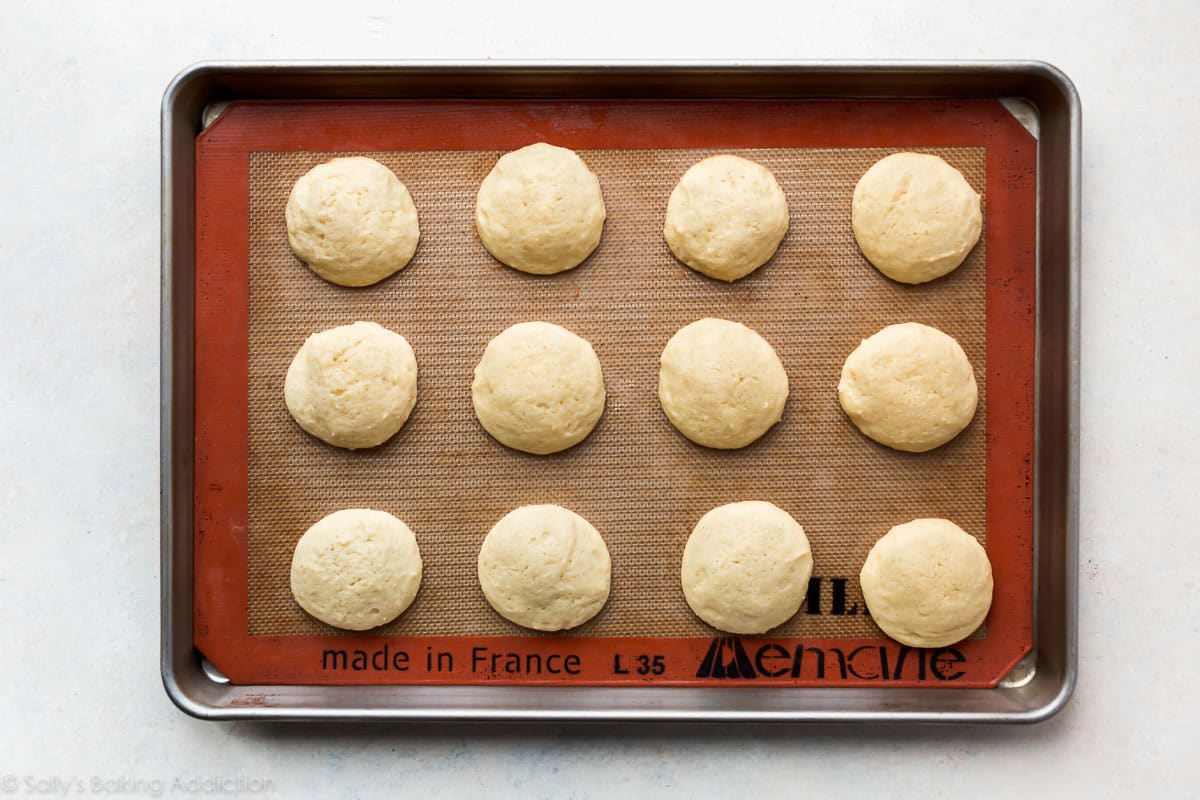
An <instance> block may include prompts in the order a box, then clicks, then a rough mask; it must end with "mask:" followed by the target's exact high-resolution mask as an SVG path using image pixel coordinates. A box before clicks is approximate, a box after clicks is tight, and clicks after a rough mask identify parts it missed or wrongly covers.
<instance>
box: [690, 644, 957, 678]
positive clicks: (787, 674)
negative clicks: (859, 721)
mask: <svg viewBox="0 0 1200 800" xmlns="http://www.w3.org/2000/svg"><path fill="white" fill-rule="evenodd" d="M966 661H967V659H966V656H964V655H963V654H962V653H961V652H960V651H959V650H956V649H955V648H953V647H939V648H937V649H934V650H926V649H915V648H912V647H907V646H905V645H900V646H899V647H892V646H890V645H879V644H864V645H861V646H859V647H855V648H853V649H851V650H849V651H847V650H844V649H842V648H840V647H824V648H822V647H810V646H806V645H805V644H804V643H803V642H796V643H795V646H794V647H793V648H792V649H790V650H789V649H788V648H787V647H784V646H783V645H781V644H779V643H777V642H766V643H763V644H761V645H758V646H757V647H754V646H751V647H750V648H747V647H746V645H744V644H743V643H742V640H741V639H739V638H737V637H735V636H721V637H719V638H716V639H713V640H712V644H710V645H709V646H708V651H707V652H705V654H704V659H703V660H702V661H701V662H700V668H699V669H697V670H696V677H697V678H715V679H726V678H728V679H733V678H741V679H754V678H802V679H809V680H811V679H816V680H825V678H826V675H827V674H828V676H829V677H830V678H840V679H842V680H847V679H856V680H862V681H900V680H918V681H923V680H927V679H930V678H931V679H933V680H936V681H956V680H958V679H959V678H962V677H963V676H964V675H965V674H966V672H964V671H963V670H961V669H959V666H960V665H963V664H965V663H966Z"/></svg>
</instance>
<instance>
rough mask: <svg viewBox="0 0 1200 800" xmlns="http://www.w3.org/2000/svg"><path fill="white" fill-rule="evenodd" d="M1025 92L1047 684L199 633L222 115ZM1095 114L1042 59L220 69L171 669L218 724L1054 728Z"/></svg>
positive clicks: (165, 338)
mask: <svg viewBox="0 0 1200 800" xmlns="http://www.w3.org/2000/svg"><path fill="white" fill-rule="evenodd" d="M490 97H491V98H498V97H507V98H528V99H536V98H553V97H574V98H584V97H623V98H634V97H651V98H653V97H661V98H668V97H671V98H677V97H694V98H699V97H727V98H734V97H774V98H785V97H795V98H889V97H913V98H921V97H994V98H1005V97H1011V98H1021V99H1023V100H1025V101H1026V102H1028V103H1029V104H1031V105H1032V106H1033V107H1034V108H1035V109H1036V110H1037V113H1038V115H1039V120H1038V126H1039V130H1038V311H1037V318H1038V323H1037V324H1038V331H1037V338H1038V344H1037V361H1036V366H1035V371H1036V376H1035V381H1036V389H1035V392H1036V405H1035V430H1036V442H1035V473H1034V481H1035V493H1034V497H1035V512H1034V513H1035V520H1034V530H1035V539H1034V540H1035V559H1034V564H1035V567H1034V569H1035V576H1034V585H1035V593H1036V595H1035V596H1036V598H1037V602H1036V604H1035V615H1036V616H1035V620H1034V651H1033V653H1034V659H1035V663H1034V664H1033V669H1032V677H1031V678H1029V679H1028V680H1023V681H1014V682H1012V685H1005V684H1001V686H1000V687H998V688H996V689H974V690H945V689H941V690H938V689H894V688H802V689H795V688H785V687H780V688H766V687H764V688H728V689H725V688H717V689H714V688H671V687H661V688H659V687H602V686H601V687H595V686H588V687H529V686H366V687H347V686H234V685H231V684H228V683H220V682H217V681H215V680H213V679H212V678H211V677H210V676H209V675H208V674H206V673H205V671H204V670H203V669H202V665H201V658H200V656H199V654H198V653H197V652H196V651H195V649H194V647H193V644H192V642H193V636H192V634H193V630H192V619H193V615H192V581H193V578H192V559H193V552H192V475H193V473H192V467H193V464H192V456H193V439H192V421H193V416H192V414H193V395H192V389H193V384H192V381H193V367H194V353H193V335H194V330H193V311H194V281H193V278H194V267H195V263H194V254H195V231H194V190H195V174H194V170H195V163H194V141H195V136H196V134H197V133H198V132H199V130H200V129H201V128H202V119H203V114H204V109H205V108H206V107H208V106H209V105H210V104H212V103H215V102H221V101H228V100H232V99H241V98H244V99H251V98H276V99H279V98H283V99H287V98H297V99H299V98H328V99H362V98H490ZM1080 113H1081V112H1080V105H1079V97H1078V94H1077V93H1076V91H1075V87H1074V86H1073V85H1072V83H1071V81H1070V80H1069V79H1068V78H1067V77H1066V76H1065V75H1064V74H1063V73H1062V72H1060V71H1059V70H1058V69H1056V68H1055V67H1053V66H1051V65H1049V64H1046V63H1043V62H1038V61H930V62H905V61H899V62H884V61H869V62H836V61H834V62H816V61H788V62H759V61H747V62H728V61H727V62H704V63H701V62H683V63H680V62H674V63H666V62H654V61H625V62H605V63H578V62H572V63H566V62H558V61H538V62H521V63H516V62H500V61H489V62H438V61H418V62H388V63H380V62H315V61H314V62H290V63H278V62H230V63H225V62H209V63H201V64H196V65H194V66H191V67H189V68H187V69H186V70H184V71H183V72H181V73H180V74H179V75H178V76H176V77H175V78H174V80H172V81H171V83H170V84H169V86H168V87H167V89H166V92H165V94H164V96H163V101H162V118H161V121H162V153H161V155H162V186H161V192H162V217H161V225H162V229H161V236H162V242H161V244H162V289H161V291H162V321H161V325H162V330H161V336H162V339H161V367H160V368H161V407H160V414H161V416H160V436H161V439H160V448H161V461H160V469H161V547H162V552H161V565H160V566H161V592H160V594H161V604H162V627H161V636H162V640H161V671H162V680H163V685H164V687H165V689H166V692H167V695H168V696H169V697H170V699H171V700H172V701H173V702H174V703H175V704H176V705H177V706H178V707H179V708H180V709H182V710H183V711H185V712H186V713H188V714H191V715H192V716H195V717H198V718H202V719H258V720H282V719H293V720H379V721H387V720H392V721H396V720H408V721H413V720H440V721H485V720H493V721H646V722H654V721H658V722H733V721H748V722H817V721H830V722H854V721H864V722H877V723H878V722H905V721H907V722H1006V723H1020V722H1025V723H1028V722H1039V721H1042V720H1045V719H1048V718H1049V717H1051V716H1053V715H1054V714H1056V713H1057V712H1058V711H1060V710H1061V709H1062V708H1063V707H1064V706H1065V705H1066V703H1067V701H1068V700H1069V699H1070V696H1071V693H1072V691H1073V690H1074V686H1075V681H1076V652H1077V624H1076V616H1077V576H1078V569H1077V561H1078V508H1079V459H1078V444H1079V365H1080V360H1079V355H1080V349H1079V348H1080V342H1079V314H1080V308H1079V276H1080V263H1079V247H1080V245H1079V220H1080V135H1081V121H1080Z"/></svg>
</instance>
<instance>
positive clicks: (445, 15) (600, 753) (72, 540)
mask: <svg viewBox="0 0 1200 800" xmlns="http://www.w3.org/2000/svg"><path fill="white" fill-rule="evenodd" d="M516 5H518V4H516V3H511V4H510V3H491V2H435V1H434V0H425V1H424V2H420V3H412V4H403V3H386V2H351V1H343V2H338V3H327V2H324V3H305V2H297V1H296V0H290V1H289V2H281V1H279V0H276V1H274V2H262V3H250V2H245V0H240V1H239V2H202V3H176V4H172V3H150V2H146V3H137V4H132V3H131V4H116V3H114V4H111V5H109V4H105V5H104V7H103V8H104V10H103V12H97V11H95V10H93V9H92V8H91V7H90V5H87V4H80V5H78V6H76V5H71V4H61V3H19V2H9V1H8V0H4V2H2V3H0V12H2V14H0V18H2V19H3V20H4V29H5V31H4V37H3V38H4V45H3V47H0V101H2V103H3V105H2V106H0V188H2V191H0V211H2V213H0V270H2V273H0V276H2V277H0V281H2V284H0V343H2V346H0V510H2V512H3V520H4V534H3V536H4V539H3V542H4V545H5V549H4V555H3V557H2V558H0V637H2V638H0V644H2V646H3V651H2V653H0V664H2V666H0V791H3V790H4V789H6V788H10V787H11V786H12V781H13V780H15V781H16V790H17V793H18V795H19V794H20V793H22V792H25V791H26V790H27V789H31V788H32V789H34V790H36V789H39V788H40V789H43V790H45V791H46V792H53V791H56V790H59V791H61V789H62V788H65V789H66V790H67V791H68V792H71V793H75V792H73V790H75V789H79V788H82V789H83V790H84V793H87V792H91V790H92V788H93V787H92V784H91V780H92V777H93V776H100V777H102V778H105V779H124V780H125V781H126V782H125V783H124V784H120V783H116V784H113V783H110V784H107V785H101V786H100V787H99V788H100V789H101V790H109V791H110V793H111V791H115V790H122V789H124V790H125V791H126V796H128V795H130V794H136V793H137V792H138V791H141V789H139V788H138V787H137V786H136V785H134V784H132V783H131V781H133V780H142V781H153V780H162V781H164V782H165V783H164V785H163V794H164V795H173V794H183V793H184V790H185V789H187V787H188V785H187V784H185V785H183V786H182V787H179V788H178V790H177V791H174V792H173V791H172V782H173V781H174V780H175V779H176V778H177V777H179V778H183V779H185V780H186V779H190V778H195V777H202V778H211V777H214V776H222V777H226V778H233V779H237V778H238V777H239V776H241V777H243V778H245V779H261V780H263V781H270V782H271V788H273V790H274V792H273V793H274V796H279V797H300V796H313V797H332V796H348V797H355V796H361V797H383V796H388V797H418V796H424V795H425V794H426V793H427V792H430V791H435V790H440V791H441V792H442V794H443V796H449V797H453V796H456V795H461V794H465V793H467V792H478V793H482V792H483V791H484V790H485V789H486V791H487V793H488V795H489V796H491V797H496V798H501V797H522V798H531V797H543V796H554V797H566V796H579V797H588V796H604V795H614V794H615V795H621V796H625V797H640V796H646V795H648V794H649V792H650V791H651V790H652V789H653V790H655V791H660V792H662V793H663V794H666V795H673V796H696V797H700V796H728V797H732V796H739V797H747V796H752V795H753V796H759V794H758V793H759V792H777V793H780V794H783V793H787V794H792V795H804V796H810V797H811V796H817V795H818V794H820V796H833V794H834V793H836V794H846V793H849V792H854V793H855V794H856V795H858V796H862V797H889V796H902V795H920V796H924V797H938V796H960V795H964V794H969V795H973V796H980V797H983V796H988V797H991V796H996V797H1011V796H1015V795H1019V794H1022V793H1031V794H1033V793H1036V794H1037V795H1039V796H1055V797H1068V796H1081V795H1083V794H1084V793H1085V792H1088V793H1091V794H1093V795H1096V796H1104V795H1108V796H1128V795H1132V794H1135V793H1136V794H1143V793H1145V794H1157V795H1158V796H1188V795H1191V796H1195V792H1196V791H1197V789H1196V788H1195V784H1196V782H1197V780H1198V779H1200V766H1198V764H1200V759H1196V758H1195V753H1196V745H1195V737H1196V734H1197V733H1200V726H1198V724H1197V722H1196V716H1197V712H1200V708H1198V705H1200V704H1198V702H1197V696H1198V693H1197V690H1196V681H1197V680H1200V670H1198V669H1197V663H1196V660H1197V658H1200V649H1198V647H1197V644H1196V640H1197V634H1200V629H1198V623H1197V610H1198V608H1197V605H1198V604H1197V579H1196V575H1197V572H1198V570H1200V558H1198V551H1200V547H1198V546H1197V534H1196V532H1195V530H1194V529H1193V528H1192V526H1191V525H1189V524H1188V523H1190V522H1192V521H1193V520H1195V519H1196V518H1197V517H1198V516H1200V502H1198V499H1197V498H1198V496H1200V469H1198V467H1197V464H1198V463H1200V459H1198V458H1197V455H1196V450H1197V444H1198V441H1197V438H1198V436H1197V434H1198V432H1200V423H1198V421H1197V420H1198V413H1197V411H1198V408H1200V377H1198V375H1200V359H1198V357H1197V343H1198V342H1200V312H1198V310H1197V308H1198V301H1200V296H1198V295H1200V292H1198V289H1200V278H1198V277H1197V276H1198V274H1200V271H1198V268H1197V263H1196V259H1197V253H1198V252H1200V235H1198V234H1200V223H1198V219H1200V203H1198V202H1197V199H1196V198H1197V183H1198V180H1200V169H1198V167H1200V159H1198V157H1197V140H1196V133H1197V130H1200V101H1198V99H1200V93H1198V90H1197V85H1198V84H1200V58H1198V55H1197V54H1198V53H1200V22H1198V20H1200V11H1198V10H1197V7H1196V5H1195V3H1194V2H1190V1H1189V0H1178V2H1171V3H1129V4H1119V3H1110V2H1093V3H1079V4H1055V3H1047V2H1045V0H1012V1H1010V2H1005V3H988V4H978V5H975V4H971V3H967V2H962V0H951V1H950V2H940V1H934V2H930V1H929V0H924V1H923V2H911V0H896V1H893V2H878V3H870V4H864V5H862V6H861V7H855V5H854V4H850V3H835V2H825V3H812V4H806V5H799V4H796V3H793V2H778V3H768V2H754V1H753V0H738V2H737V3H734V4H722V5H720V6H715V5H714V6H709V5H707V4H705V3H703V2H702V1H701V0H696V1H695V2H691V3H681V4H678V5H675V6H661V7H660V6H658V5H656V4H654V3H648V2H645V0H641V1H640V2H625V1H624V0H621V1H619V2H607V3H587V4H583V3H579V4H575V3H567V2H562V0H558V1H557V2H553V1H552V2H537V3H521V4H519V5H520V7H514V6H516ZM550 57H554V58H579V59H584V58H617V57H621V58H634V57H643V58H664V59H671V58H676V59H685V58H848V59H865V58H922V59H928V58H1038V59H1044V60H1047V61H1050V62H1052V63H1054V64H1056V65H1058V66H1059V67H1061V68H1062V69H1063V70H1065V71H1066V73H1067V74H1068V75H1069V76H1070V77H1071V78H1072V79H1073V80H1074V81H1075V82H1076V84H1077V86H1078V88H1079V91H1080V94H1081V95H1082V97H1083V108H1084V190H1083V201H1084V217H1083V258H1084V284H1083V304H1084V315H1083V338H1084V348H1085V349H1084V365H1083V373H1084V385H1083V398H1082V399H1083V425H1084V428H1083V450H1082V467H1083V468H1082V472H1083V480H1082V506H1083V507H1082V552H1081V571H1082V572H1081V595H1080V604H1081V627H1080V638H1081V661H1080V675H1081V679H1080V685H1079V689H1078V691H1077V692H1076V695H1075V699H1074V700H1073V701H1072V703H1071V704H1070V706H1069V707H1068V708H1067V710H1066V711H1065V712H1064V713H1063V714H1061V715H1060V716H1058V717H1057V718H1055V719H1054V720H1052V721H1050V722H1048V723H1046V724H1043V725H1040V726H1037V727H1019V728H979V727H975V728H926V729H913V728H904V729H900V728H889V727H874V728H849V727H820V728H806V729H777V728H738V729H735V730H717V729H706V730H705V729H685V728H679V727H673V728H653V729H638V728H631V727H608V728H589V729H584V728H571V727H558V726H552V727H502V728H483V729H481V728H479V727H477V726H472V727H463V728H453V727H434V728H430V727H414V726H407V727H399V726H398V727H362V728H359V727H353V726H339V727H322V726H314V725H292V726H283V725H280V726H266V725H248V724H214V723H203V722H197V721H195V720H192V719H190V718H187V717H185V716H184V715H183V714H181V713H180V712H179V711H177V710H176V709H175V708H174V707H173V706H172V705H171V704H170V703H169V702H168V701H167V699H166V696H165V695H164V693H163V691H162V688H161V686H160V683H159V676H158V574H157V573H158V569H157V567H158V471H157V458H158V437H157V425H158V421H157V413H158V408H157V400H158V275H159V265H158V232H159V230H158V190H159V181H158V163H159V162H158V107H159V100H160V97H161V94H162V90H163V88H164V87H165V86H166V84H167V82H168V81H169V80H170V78H171V77H172V76H173V75H174V74H175V73H176V72H177V71H178V70H180V69H181V68H183V67H184V66H186V65H187V64H189V63H190V62H193V61H197V60H202V59H233V58H257V59H264V58H267V59H269V58H280V59H285V58H286V59H294V58H355V59H366V58H379V59H382V58H406V59H407V58H550ZM1189 754H1191V755H1189ZM5 776H13V777H12V778H9V779H7V780H6V779H5ZM56 777H57V778H58V779H59V783H57V784H55V783H53V782H52V781H53V780H54V779H55V778H56ZM29 778H36V779H41V780H42V781H43V783H41V784H34V785H32V786H31V785H30V784H28V783H27V782H26V781H27V779H29ZM74 779H81V780H82V784H76V783H73V782H72V781H73V780H74ZM143 788H145V787H143ZM150 788H153V786H151V787H150ZM198 788H201V789H202V788H203V786H201V787H198ZM217 788H220V787H217ZM252 788H253V787H252ZM143 793H144V792H143ZM228 794H229V793H226V796H228ZM761 796H766V795H765V794H763V795H761Z"/></svg>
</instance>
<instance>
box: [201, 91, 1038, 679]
mask: <svg viewBox="0 0 1200 800" xmlns="http://www.w3.org/2000/svg"><path fill="white" fill-rule="evenodd" d="M540 140H546V141H550V142H552V143H554V144H558V145H562V146H565V147H570V148H573V149H577V150H586V149H599V148H637V149H649V148H680V147H694V148H753V147H823V148H834V147H887V148H915V147H969V146H976V147H978V146H982V147H984V148H985V149H986V154H987V155H986V159H987V160H986V169H987V186H986V195H987V221H986V223H987V224H986V234H985V235H986V237H987V253H988V257H987V278H986V282H987V283H986V297H987V386H988V421H987V430H986V436H985V441H986V449H987V526H988V553H989V556H990V558H991V561H992V565H993V571H994V575H995V586H996V589H995V594H994V598H993V604H992V613H991V614H990V616H989V621H988V632H987V636H986V638H983V639H971V640H967V641H964V642H962V643H960V644H958V645H955V646H954V647H951V648H942V649H940V650H934V651H922V650H910V649H909V648H904V647H901V646H900V645H898V644H896V643H895V642H891V641H889V640H886V639H818V638H807V639H773V638H770V637H741V638H729V637H719V638H713V639H709V638H679V639H673V638H575V637H562V638H545V637H537V638H534V637H519V636H513V637H488V638H484V637H387V636H370V635H355V636H294V637H251V636H249V635H248V634H247V626H246V597H247V558H246V534H247V523H246V519H247V469H248V466H247V357H248V353H247V347H248V319H249V316H248V314H249V311H248V308H249V297H248V295H249V289H248V280H247V270H248V265H249V229H248V226H249V154H250V152H251V151H262V150H275V151H293V150H310V151H353V150H364V151H370V150H410V151H429V150H507V149H515V148H517V147H521V146H524V145H526V144H529V143H531V142H534V141H540ZM195 155H196V274H195V282H196V309H195V315H196V317H195V330H196V340H195V356H196V360H195V429H194V435H195V478H194V480H195V483H194V501H195V506H194V508H195V523H194V524H195V530H194V547H195V583H194V595H193V599H194V621H195V638H194V643H195V646H196V647H197V649H198V650H200V651H201V652H202V653H204V655H205V656H206V657H207V658H208V659H209V660H210V661H212V662H213V663H214V664H215V665H216V666H217V667H218V668H219V669H220V670H221V671H222V672H224V673H225V674H226V675H227V676H228V677H229V678H230V679H231V680H232V681H233V682H234V683H236V684H491V683H503V684H521V685H547V684H549V685H622V684H633V685H645V684H647V683H651V684H655V685H712V686H718V685H724V686H728V685H731V684H738V685H760V686H762V685H775V686H779V685H785V686H942V687H960V688H980V687H991V686H995V685H996V684H997V683H998V682H999V681H1000V680H1001V679H1002V678H1003V677H1004V675H1006V674H1007V673H1008V671H1009V670H1010V669H1011V668H1012V666H1013V665H1014V664H1015V663H1016V662H1017V661H1018V660H1020V658H1021V657H1023V656H1024V655H1025V654H1026V653H1027V652H1029V650H1030V648H1031V643H1032V630H1033V592H1032V578H1033V445H1034V436H1033V401H1034V397H1033V384H1034V358H1035V335H1036V316H1035V312H1036V307H1035V306H1036V261H1035V241H1036V180H1035V179H1036V168H1037V166H1036V165H1037V143H1036V141H1035V140H1034V139H1033V137H1032V136H1031V135H1030V134H1029V133H1028V132H1027V131H1026V130H1025V129H1024V128H1022V127H1021V126H1020V125H1019V124H1018V123H1017V122H1016V120H1014V119H1013V118H1012V116H1011V115H1010V114H1009V113H1008V112H1007V111H1006V110H1005V109H1004V107H1003V106H1002V105H1001V104H1000V103H999V102H998V101H996V100H975V99H968V100H951V101H947V100H849V101H828V100H701V101H691V100H686V101H685V100H586V101H573V100H556V101H528V102H523V101H488V100H475V101H429V100H422V101H355V102H344V101H337V102H333V101H329V102H326V101H243V102H238V103H234V104H233V105H232V106H231V107H230V108H229V109H228V110H227V111H226V112H225V113H224V114H223V115H222V117H221V118H220V119H219V120H218V121H217V122H216V123H215V124H213V125H212V126H210V127H209V128H208V129H206V130H205V131H203V132H202V133H201V134H200V135H199V136H198V137H197V140H196V151H195ZM848 216H849V215H848V214H847V224H849V219H848ZM864 268H866V267H865V264H864ZM384 648H386V650H385V649H384ZM341 652H344V653H345V654H346V655H345V658H346V661H345V665H344V666H343V664H342V662H341V659H342V656H341V655H340V653H341ZM331 653H332V655H330V654H331ZM443 653H444V654H447V655H440V654H443ZM400 654H403V655H400ZM493 654H498V656H497V659H496V660H493V659H492V655H493ZM655 656H658V657H659V660H658V661H656V660H655ZM642 657H644V658H645V660H643V659H642ZM323 660H324V662H325V664H324V666H323V665H322V661H323ZM439 662H440V663H439ZM568 662H569V663H568ZM657 664H661V671H660V669H659V667H658V666H656V665H657ZM532 665H540V667H541V672H540V673H539V674H538V675H536V676H534V675H530V674H528V673H527V672H526V671H525V670H524V668H525V667H529V666H532ZM439 666H440V667H443V668H445V669H439V668H438V667H439ZM481 666H483V667H484V669H482V670H481V669H479V667H481ZM514 666H515V667H520V668H521V669H519V670H517V671H515V672H512V671H509V670H508V669H507V668H509V667H514ZM360 667H361V668H360ZM493 668H496V669H495V670H493ZM555 670H557V671H555Z"/></svg>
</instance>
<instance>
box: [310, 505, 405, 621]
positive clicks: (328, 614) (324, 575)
mask: <svg viewBox="0 0 1200 800" xmlns="http://www.w3.org/2000/svg"><path fill="white" fill-rule="evenodd" d="M291 583H292V595H293V596H294V597H295V598H296V602H297V603H299V604H300V607H301V608H303V609H304V610H305V611H307V612H308V613H309V614H311V615H313V616H314V617H316V618H317V619H319V620H321V621H322V622H325V623H327V624H329V625H333V626H334V627H337V628H344V629H346V630H351V631H365V630H369V629H370V628H375V627H378V626H380V625H383V624H384V623H387V622H391V621H392V620H394V619H395V618H396V617H398V616H400V614H401V613H403V611H404V610H405V609H406V608H408V607H409V605H410V604H411V603H412V601H413V598H414V597H416V595H417V589H418V588H419V587H420V585H421V552H420V550H419V549H418V548H417V539H416V537H415V536H413V532H412V531H411V530H409V529H408V526H407V525H405V524H404V523H403V522H401V521H400V520H398V519H396V518H395V517H393V516H392V515H391V514H388V513H387V512H386V511H372V510H370V509H367V508H347V509H344V510H342V511H335V512H333V513H332V514H330V515H329V516H327V517H325V518H323V519H321V520H320V521H318V522H317V523H316V524H315V525H313V526H312V527H311V528H309V529H308V530H307V531H305V533H304V535H303V536H301V537H300V541H299V542H297V543H296V550H295V552H294V553H293V554H292V573H291Z"/></svg>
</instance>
